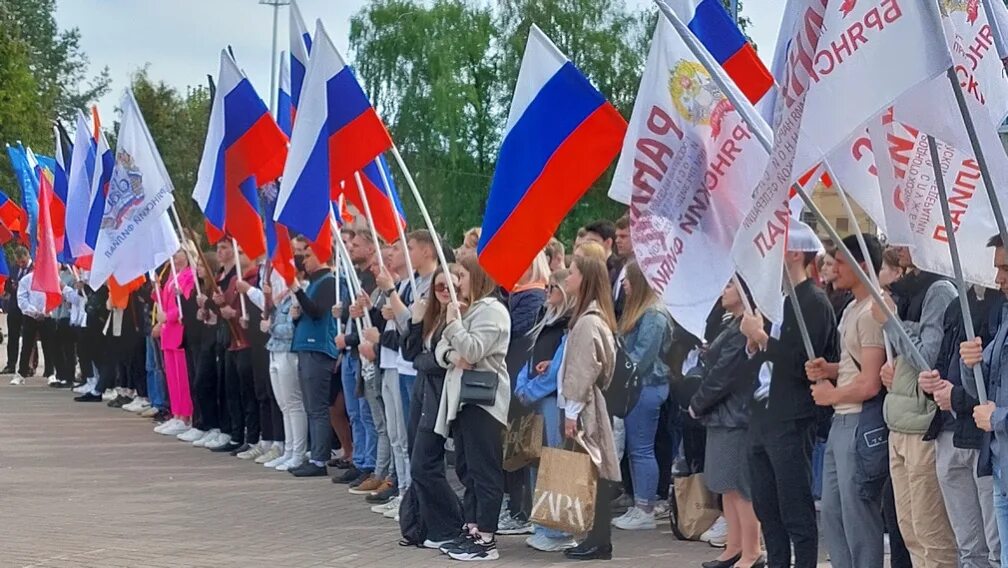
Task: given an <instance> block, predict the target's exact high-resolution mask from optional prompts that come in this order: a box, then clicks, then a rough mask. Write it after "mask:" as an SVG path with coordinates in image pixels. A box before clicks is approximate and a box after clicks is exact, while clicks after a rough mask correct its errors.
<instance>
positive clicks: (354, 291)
mask: <svg viewBox="0 0 1008 568" xmlns="http://www.w3.org/2000/svg"><path fill="white" fill-rule="evenodd" d="M336 246H337V247H338V251H339V254H340V259H341V260H342V261H344V262H346V265H344V269H345V270H346V271H347V282H348V284H349V288H350V296H351V298H350V300H351V302H352V301H354V300H356V299H357V295H358V294H361V293H363V288H362V287H361V283H360V280H359V279H358V278H357V273H356V272H354V269H353V263H352V262H351V261H350V252H349V251H347V249H346V245H345V244H343V239H341V238H337V239H336ZM338 295H339V294H338V292H337V296H338ZM358 319H359V320H363V324H364V325H361V322H360V321H358V324H357V325H358V327H359V328H360V331H363V330H364V328H369V327H373V325H374V324H373V323H372V322H371V314H370V313H369V312H368V311H367V310H365V311H364V316H363V317H362V318H358Z"/></svg>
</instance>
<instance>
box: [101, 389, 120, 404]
mask: <svg viewBox="0 0 1008 568" xmlns="http://www.w3.org/2000/svg"><path fill="white" fill-rule="evenodd" d="M118 397H119V393H118V392H116V390H115V389H105V392H103V393H102V395H101V399H102V400H104V401H105V402H111V401H113V400H115V399H116V398H118Z"/></svg>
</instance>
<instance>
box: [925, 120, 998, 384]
mask: <svg viewBox="0 0 1008 568" xmlns="http://www.w3.org/2000/svg"><path fill="white" fill-rule="evenodd" d="M927 142H928V146H929V149H930V150H931V167H932V168H934V175H935V185H936V186H937V187H938V202H939V203H940V204H941V210H942V217H943V218H944V220H945V234H946V235H948V241H947V242H948V247H949V253H950V254H951V255H952V272H953V273H954V274H955V283H956V288H957V289H958V290H959V309H960V310H962V317H963V328H964V329H965V330H966V339H967V340H968V341H973V339H974V338H975V337H976V333H974V331H973V315H972V314H971V313H970V306H969V297H968V296H967V295H966V292H967V290H966V280H965V279H964V278H963V270H962V260H961V259H960V258H959V247H958V245H957V244H956V234H955V227H954V226H953V225H952V213H951V211H950V209H949V204H948V193H947V191H946V189H945V175H944V174H943V173H942V171H941V157H940V156H939V155H938V144H937V142H935V139H934V136H931V135H928V137H927ZM973 379H974V380H975V381H976V388H977V398H978V399H979V400H981V401H985V402H986V401H987V387H986V384H985V383H984V373H983V365H982V364H981V363H977V364H976V365H975V366H974V367H973Z"/></svg>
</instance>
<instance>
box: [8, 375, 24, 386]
mask: <svg viewBox="0 0 1008 568" xmlns="http://www.w3.org/2000/svg"><path fill="white" fill-rule="evenodd" d="M27 382H28V381H27V380H26V379H25V378H24V377H22V376H21V375H17V376H15V377H14V378H13V379H11V381H10V384H12V385H23V384H25V383H27Z"/></svg>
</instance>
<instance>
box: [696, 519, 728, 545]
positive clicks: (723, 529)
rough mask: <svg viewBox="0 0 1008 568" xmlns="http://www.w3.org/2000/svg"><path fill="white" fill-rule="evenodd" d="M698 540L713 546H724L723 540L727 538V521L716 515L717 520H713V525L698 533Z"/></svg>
mask: <svg viewBox="0 0 1008 568" xmlns="http://www.w3.org/2000/svg"><path fill="white" fill-rule="evenodd" d="M700 540H701V541H703V542H706V543H707V544H709V545H711V546H713V547H716V548H724V546H725V541H727V540H728V521H726V520H725V518H724V517H718V520H716V521H714V526H712V527H711V528H709V529H707V532H705V533H703V534H702V535H700Z"/></svg>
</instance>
